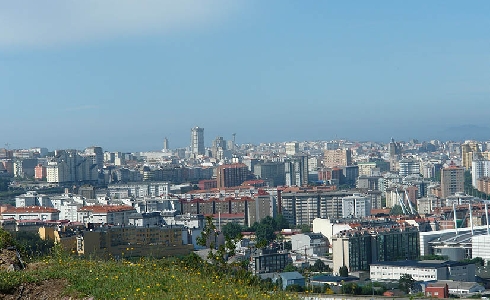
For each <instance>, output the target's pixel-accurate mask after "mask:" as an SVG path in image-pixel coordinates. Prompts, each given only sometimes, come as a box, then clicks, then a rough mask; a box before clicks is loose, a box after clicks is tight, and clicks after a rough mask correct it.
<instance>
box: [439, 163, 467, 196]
mask: <svg viewBox="0 0 490 300" xmlns="http://www.w3.org/2000/svg"><path fill="white" fill-rule="evenodd" d="M441 192H442V198H446V197H448V196H451V195H454V194H456V193H458V192H464V168H463V167H459V166H456V165H455V164H453V163H451V165H450V166H448V167H447V168H443V169H442V170H441Z"/></svg>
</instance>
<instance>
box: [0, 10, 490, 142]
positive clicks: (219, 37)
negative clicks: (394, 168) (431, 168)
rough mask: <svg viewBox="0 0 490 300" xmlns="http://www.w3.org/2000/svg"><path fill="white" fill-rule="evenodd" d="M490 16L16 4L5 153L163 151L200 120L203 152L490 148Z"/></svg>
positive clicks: (9, 14)
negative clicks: (222, 145)
mask: <svg viewBox="0 0 490 300" xmlns="http://www.w3.org/2000/svg"><path fill="white" fill-rule="evenodd" d="M27 3H28V4H29V5H26V4H27ZM26 8H27V9H26ZM489 15H490V1H486V0H484V1H448V0H444V1H442V0H439V1H336V2H334V1H252V0H247V1H224V0H223V1H219V0H217V1H201V0H189V1H156V0H154V1H129V0H119V1H116V0H108V1H96V0H87V1H64V0H53V1H50V2H49V6H46V4H45V3H43V2H39V1H35V0H32V1H22V2H20V1H9V2H7V1H5V2H3V3H0V26H1V27H2V28H8V30H2V32H1V33H0V98H1V99H2V104H3V105H2V108H1V110H0V111H1V112H2V118H1V119H0V137H1V139H0V146H3V145H2V144H4V143H10V144H11V147H14V148H21V147H32V146H45V147H48V148H50V149H55V148H84V147H86V146H90V145H100V146H102V147H104V149H107V150H122V151H140V150H157V149H160V148H161V147H162V142H163V138H164V137H168V139H169V141H170V146H171V148H176V147H185V146H188V144H189V139H190V128H191V127H193V126H200V127H204V128H205V138H206V145H210V144H211V141H212V139H214V138H215V137H216V136H223V137H225V139H230V138H231V135H232V133H236V134H237V135H236V136H237V142H238V143H248V142H251V143H260V142H269V141H271V142H273V141H288V140H328V139H333V138H347V139H355V140H376V141H388V140H389V138H390V137H392V136H393V137H395V138H396V139H398V140H403V139H409V138H418V139H422V140H423V139H456V138H460V137H461V138H462V137H466V136H468V137H470V136H471V134H472V133H471V131H472V130H476V131H478V132H479V134H480V136H479V138H482V139H487V138H488V137H487V136H486V132H488V128H487V124H488V121H487V120H488V109H486V107H487V106H488V103H489V100H490V51H489V49H490V18H488V16H489ZM452 129H455V130H456V131H451V130H452Z"/></svg>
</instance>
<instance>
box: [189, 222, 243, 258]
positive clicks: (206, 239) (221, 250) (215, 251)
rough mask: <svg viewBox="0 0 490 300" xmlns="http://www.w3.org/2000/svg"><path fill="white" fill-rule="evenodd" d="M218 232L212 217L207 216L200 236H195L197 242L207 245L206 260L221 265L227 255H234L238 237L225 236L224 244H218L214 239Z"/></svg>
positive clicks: (200, 244)
mask: <svg viewBox="0 0 490 300" xmlns="http://www.w3.org/2000/svg"><path fill="white" fill-rule="evenodd" d="M219 234H220V233H219V232H218V230H217V228H216V225H214V223H213V217H211V216H207V217H206V223H205V225H204V228H203V230H202V232H201V236H199V237H197V244H198V245H199V246H203V247H208V246H209V252H208V256H207V258H208V260H209V261H210V262H211V263H212V264H214V265H215V266H218V267H223V266H224V265H225V264H226V261H227V258H228V256H234V255H235V244H236V242H237V241H238V240H239V239H240V237H236V238H234V239H232V238H229V237H227V238H225V244H224V245H219V246H218V245H217V244H216V240H217V238H218V235H219Z"/></svg>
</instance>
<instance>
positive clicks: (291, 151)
mask: <svg viewBox="0 0 490 300" xmlns="http://www.w3.org/2000/svg"><path fill="white" fill-rule="evenodd" d="M298 153H299V143H298V142H290V143H286V154H287V155H296V154H298Z"/></svg>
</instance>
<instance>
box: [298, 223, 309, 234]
mask: <svg viewBox="0 0 490 300" xmlns="http://www.w3.org/2000/svg"><path fill="white" fill-rule="evenodd" d="M298 229H301V233H307V232H311V227H310V225H307V224H303V225H299V226H298Z"/></svg>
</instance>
